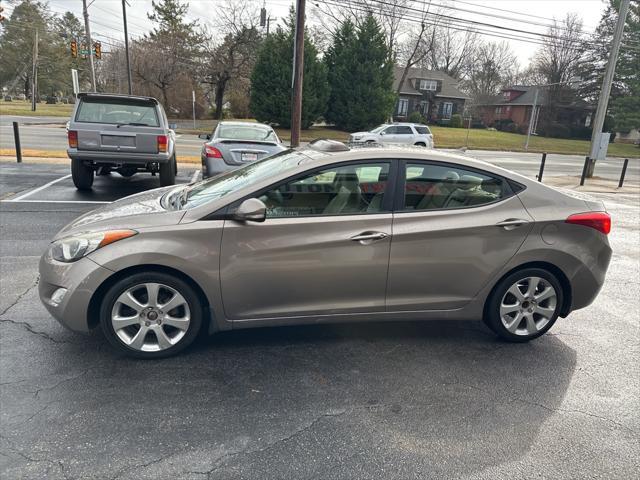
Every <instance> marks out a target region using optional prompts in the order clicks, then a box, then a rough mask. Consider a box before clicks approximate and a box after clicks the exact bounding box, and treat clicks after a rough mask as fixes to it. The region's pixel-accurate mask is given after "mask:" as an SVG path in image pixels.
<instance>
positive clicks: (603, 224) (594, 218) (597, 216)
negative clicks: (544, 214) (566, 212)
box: [565, 212, 611, 235]
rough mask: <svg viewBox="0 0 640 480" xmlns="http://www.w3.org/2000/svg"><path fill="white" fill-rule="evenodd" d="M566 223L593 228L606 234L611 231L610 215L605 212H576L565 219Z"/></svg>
mask: <svg viewBox="0 0 640 480" xmlns="http://www.w3.org/2000/svg"><path fill="white" fill-rule="evenodd" d="M565 221H566V222H567V223H572V224H574V225H582V226H585V227H591V228H595V229H596V230H598V231H599V232H602V233H604V234H605V235H608V234H609V232H610V231H611V217H610V216H609V214H608V213H606V212H589V213H576V214H575V215H571V216H569V218H567V219H566V220H565Z"/></svg>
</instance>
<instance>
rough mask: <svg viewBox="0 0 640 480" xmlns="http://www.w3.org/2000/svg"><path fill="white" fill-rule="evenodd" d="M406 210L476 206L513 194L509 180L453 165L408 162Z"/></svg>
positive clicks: (405, 195) (405, 191) (404, 206)
mask: <svg viewBox="0 0 640 480" xmlns="http://www.w3.org/2000/svg"><path fill="white" fill-rule="evenodd" d="M405 174H406V181H405V189H404V205H403V210H405V211H407V210H438V209H451V208H465V207H475V206H479V205H485V204H488V203H493V202H496V201H498V200H502V199H503V198H506V197H508V196H509V195H511V190H510V188H509V186H508V185H507V183H506V181H505V180H504V179H502V178H500V177H495V176H493V175H490V174H488V173H480V172H477V171H475V170H466V169H464V168H459V167H454V166H452V165H451V166H450V165H435V164H427V163H410V162H407V164H406V172H405Z"/></svg>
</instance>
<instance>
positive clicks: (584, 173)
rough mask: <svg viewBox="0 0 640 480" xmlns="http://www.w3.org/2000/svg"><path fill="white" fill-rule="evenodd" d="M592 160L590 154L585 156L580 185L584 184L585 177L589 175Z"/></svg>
mask: <svg viewBox="0 0 640 480" xmlns="http://www.w3.org/2000/svg"><path fill="white" fill-rule="evenodd" d="M590 161H591V160H590V158H589V155H587V156H586V157H584V166H583V167H582V177H580V186H582V185H584V177H586V176H587V170H588V168H589V162H590Z"/></svg>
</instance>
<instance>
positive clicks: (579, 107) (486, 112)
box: [475, 85, 593, 133]
mask: <svg viewBox="0 0 640 480" xmlns="http://www.w3.org/2000/svg"><path fill="white" fill-rule="evenodd" d="M536 90H537V91H538V98H537V99H536V98H535V96H536ZM534 99H535V103H536V112H535V115H534V117H533V133H535V132H536V129H537V128H538V122H539V120H540V118H541V117H542V115H543V113H544V110H545V109H546V108H548V105H549V95H548V91H547V89H546V88H545V87H538V86H536V85H513V86H511V87H508V88H505V89H503V90H502V92H501V93H500V94H499V95H496V96H495V97H492V98H489V99H488V100H486V101H485V102H478V104H477V105H476V108H475V109H476V114H477V116H479V117H480V119H481V121H482V123H483V124H484V125H486V126H488V127H491V126H493V125H495V124H496V122H499V121H500V120H511V121H512V122H513V123H515V124H516V126H517V130H518V131H520V132H521V133H525V132H526V131H527V130H528V129H529V122H530V120H531V110H532V109H533V104H534ZM554 110H555V113H554V119H553V121H554V122H557V123H562V124H564V125H566V126H576V127H578V126H581V127H588V126H589V125H590V123H591V114H592V112H593V107H591V106H590V105H588V104H587V103H586V102H584V101H582V100H580V99H577V98H575V96H574V95H573V93H572V92H571V91H567V92H565V94H563V95H560V97H559V99H558V100H556V103H555V105H554Z"/></svg>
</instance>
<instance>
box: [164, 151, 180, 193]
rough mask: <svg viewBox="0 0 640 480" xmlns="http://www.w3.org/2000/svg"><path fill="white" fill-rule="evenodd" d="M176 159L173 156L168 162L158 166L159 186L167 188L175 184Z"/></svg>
mask: <svg viewBox="0 0 640 480" xmlns="http://www.w3.org/2000/svg"><path fill="white" fill-rule="evenodd" d="M176 170H177V168H176V157H175V156H173V157H171V158H170V159H169V161H168V162H165V163H161V164H160V186H161V187H167V186H169V185H174V184H175V183H176Z"/></svg>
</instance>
